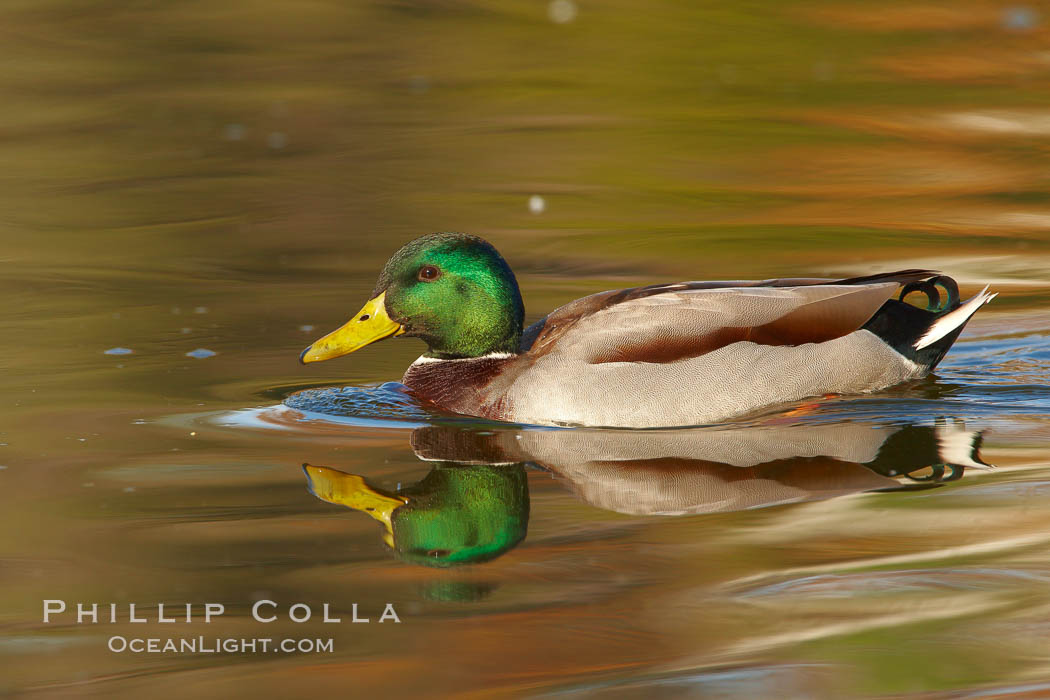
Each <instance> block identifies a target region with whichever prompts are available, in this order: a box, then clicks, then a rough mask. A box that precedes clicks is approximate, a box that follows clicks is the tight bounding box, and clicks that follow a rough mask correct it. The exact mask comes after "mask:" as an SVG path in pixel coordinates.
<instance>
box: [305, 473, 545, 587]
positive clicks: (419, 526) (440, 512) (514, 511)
mask: <svg viewBox="0 0 1050 700" xmlns="http://www.w3.org/2000/svg"><path fill="white" fill-rule="evenodd" d="M303 471H304V472H305V474H306V479H307V482H308V485H309V488H310V491H311V492H312V493H313V494H314V495H315V496H317V497H318V498H320V499H322V500H325V501H328V502H329V503H337V504H339V505H344V506H346V507H348V508H352V509H353V510H356V511H360V512H363V513H367V514H368V515H370V516H372V517H373V518H375V519H376V520H378V521H379V522H380V523H382V524H383V526H384V530H385V532H384V533H383V540H384V542H386V544H387V545H388V546H389V547H390V548H391V549H393V550H394V551H395V552H396V553H397V555H398V557H400V558H401V559H404V560H406V561H409V562H412V563H414V564H422V565H425V566H439V567H449V566H458V565H463V564H476V563H480V562H485V561H490V560H492V559H495V558H496V557H498V556H500V555H502V554H504V553H505V552H507V551H509V550H511V549H513V548H514V547H515V546H517V545H518V544H519V543H520V542H521V541H522V540H523V539H525V533H526V531H527V528H528V522H529V491H528V483H527V480H526V476H525V469H524V467H523V466H522V465H521V464H512V465H486V464H483V465H458V464H453V463H438V464H437V465H436V466H435V467H434V468H433V470H432V471H431V472H430V473H429V474H427V476H426V478H424V479H423V480H422V481H420V482H419V483H417V484H414V485H412V486H408V487H406V488H404V489H401V490H399V491H398V492H397V493H394V494H391V493H384V492H382V491H380V490H378V489H374V488H372V487H371V486H369V485H368V484H367V483H365V481H364V479H362V478H361V477H360V476H357V475H356V474H347V473H346V472H341V471H338V470H336V469H331V468H329V467H318V466H313V465H309V464H306V465H303Z"/></svg>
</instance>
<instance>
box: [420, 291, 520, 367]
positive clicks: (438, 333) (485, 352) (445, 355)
mask: <svg viewBox="0 0 1050 700" xmlns="http://www.w3.org/2000/svg"><path fill="white" fill-rule="evenodd" d="M485 301H486V302H487V303H484V304H478V303H470V302H467V303H466V304H463V305H462V306H459V307H458V308H456V309H455V311H454V313H451V314H449V315H448V316H447V317H446V319H442V321H446V322H444V323H443V322H441V321H439V322H437V323H435V324H432V325H431V326H430V327H429V328H426V329H425V330H424V331H423V332H421V333H419V335H420V337H422V339H423V340H425V341H426V343H427V345H428V346H429V349H428V350H427V352H426V355H425V357H428V358H431V359H439V360H454V359H464V358H472V357H473V358H480V357H487V356H489V355H493V354H504V353H512V354H513V353H517V352H518V349H519V347H520V346H521V331H522V326H523V323H524V318H525V308H524V306H523V305H522V303H521V295H520V294H519V293H518V290H517V285H513V286H512V287H511V288H510V289H507V290H504V294H501V295H500V296H499V297H497V298H493V297H487V298H486V299H485Z"/></svg>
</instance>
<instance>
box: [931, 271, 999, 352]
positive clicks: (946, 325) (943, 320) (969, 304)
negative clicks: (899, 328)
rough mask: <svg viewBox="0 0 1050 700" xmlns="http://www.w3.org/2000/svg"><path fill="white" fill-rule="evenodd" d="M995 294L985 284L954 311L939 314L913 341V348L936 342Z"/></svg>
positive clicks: (966, 319)
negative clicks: (919, 336) (942, 314)
mask: <svg viewBox="0 0 1050 700" xmlns="http://www.w3.org/2000/svg"><path fill="white" fill-rule="evenodd" d="M996 296H997V295H996V294H989V293H988V287H987V285H986V286H985V288H984V289H982V290H981V291H980V292H979V293H978V294H977V295H975V296H973V297H970V298H969V299H967V300H966V301H965V302H963V303H962V304H961V305H960V306H959V308H957V309H956V310H955V311H951V312H949V313H946V314H945V315H944V316H941V317H940V318H939V319H937V320H936V321H934V323H933V325H932V326H930V327H929V328H928V329H927V330H926V332H925V333H924V334H923V335H922V337H921V338H919V339H918V340H916V341H915V349H916V350H922V349H923V348H924V347H927V346H929V345H932V344H934V343H936V342H937V341H938V340H940V339H941V338H943V337H944V336H946V335H948V334H949V333H951V332H952V331H954V330H955V329H956V328H958V327H959V326H961V325H963V324H964V323H966V322H967V321H969V320H970V317H971V316H973V315H974V314H975V313H977V309H979V308H981V307H982V306H984V305H985V304H987V303H988V302H990V301H991V300H992V299H994V298H995V297H996Z"/></svg>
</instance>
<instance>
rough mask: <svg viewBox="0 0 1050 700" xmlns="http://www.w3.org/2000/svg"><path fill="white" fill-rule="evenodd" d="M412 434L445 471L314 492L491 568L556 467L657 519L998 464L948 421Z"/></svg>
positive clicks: (437, 553) (444, 552) (599, 503)
mask: <svg viewBox="0 0 1050 700" xmlns="http://www.w3.org/2000/svg"><path fill="white" fill-rule="evenodd" d="M411 439H412V448H413V449H414V451H415V453H416V455H417V456H418V457H419V458H420V459H422V460H426V461H428V462H432V463H433V465H434V466H433V469H432V470H431V472H430V473H429V474H427V476H426V478H424V479H423V480H422V481H420V482H418V483H416V484H413V485H411V486H407V487H404V488H401V489H399V490H398V491H397V492H396V493H388V492H383V491H381V490H379V489H376V488H373V487H371V486H369V485H368V484H367V483H366V482H365V480H364V479H363V478H362V477H361V476H358V475H355V474H347V473H345V472H341V471H338V470H336V469H332V468H330V467H322V466H314V465H304V467H303V469H304V471H305V472H306V477H307V481H308V483H309V488H310V491H311V493H313V494H314V495H315V496H317V497H318V498H320V499H322V500H325V501H328V502H330V503H336V504H339V505H344V506H347V507H349V508H352V509H354V510H357V511H361V512H364V513H368V514H369V515H371V516H372V517H373V518H375V519H376V520H378V521H379V522H381V523H382V524H383V538H384V541H385V542H386V544H387V545H388V546H390V547H391V548H392V549H393V550H394V551H395V552H396V553H397V555H398V556H399V557H400V558H402V559H404V560H406V561H409V562H412V563H417V564H425V565H428V566H455V565H459V564H471V563H479V562H484V561H489V560H491V559H494V558H496V557H498V556H500V555H502V554H504V553H505V552H507V551H509V550H510V549H513V548H514V547H515V546H517V545H518V544H519V543H520V542H521V541H522V540H523V539H524V538H525V533H526V529H527V527H528V519H529V492H528V483H527V479H526V472H525V468H526V467H527V466H534V467H539V468H541V469H545V470H548V471H550V472H552V473H553V474H555V475H556V476H557V477H558V478H560V479H561V480H562V481H564V482H565V483H566V484H567V485H568V486H569V487H570V488H571V489H572V490H573V491H574V492H575V494H576V495H577V496H578V497H579V498H580V499H581V500H583V501H585V502H587V503H589V504H591V505H593V506H596V507H598V508H603V509H606V510H611V511H616V512H619V513H626V514H630V515H653V516H656V515H663V516H681V515H691V514H700V513H720V512H726V511H736V510H745V509H749V508H760V507H765V506H773V505H778V504H784V503H799V502H804V501H814V500H822V499H827V498H833V497H836V496H842V495H845V494H851V493H860V492H867V491H890V490H901V489H913V488H923V487H930V486H937V485H940V484H941V483H943V482H946V481H951V480H954V479H957V478H959V477H961V476H962V474H963V471H964V470H965V469H966V468H976V467H987V466H988V465H987V464H985V463H984V462H982V461H981V458H980V454H979V447H980V442H981V435H980V433H979V432H975V431H968V430H966V429H965V427H964V426H963V425H962V423H960V422H957V421H946V420H939V421H937V423H936V424H935V425H933V426H923V425H903V426H901V425H883V424H873V423H862V422H854V423H835V424H791V425H774V426H769V425H766V426H761V427H746V428H734V429H729V430H726V429H720V430H708V429H692V430H645V431H630V430H518V429H496V430H492V429H485V430H477V429H464V428H463V427H460V426H455V427H452V426H427V427H423V428H418V429H416V430H414V431H413V432H412V438H411Z"/></svg>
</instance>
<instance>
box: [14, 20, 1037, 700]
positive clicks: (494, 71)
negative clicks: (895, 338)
mask: <svg viewBox="0 0 1050 700" xmlns="http://www.w3.org/2000/svg"><path fill="white" fill-rule="evenodd" d="M0 26H3V27H4V28H5V29H6V32H5V34H4V37H5V38H4V41H3V42H0V56H3V58H4V59H5V60H4V65H5V66H7V70H5V71H2V74H0V90H2V94H3V95H4V96H5V100H4V105H5V106H4V109H3V110H2V113H0V154H2V156H3V162H4V163H5V164H6V168H5V170H4V175H3V187H2V188H0V236H2V240H3V247H2V248H0V290H2V291H3V293H4V298H5V299H6V300H7V311H8V313H7V314H5V315H4V316H3V318H2V319H0V327H2V330H3V332H2V333H0V344H2V350H3V352H2V353H0V358H2V359H0V367H2V368H3V369H4V370H5V371H3V372H0V387H2V395H3V397H4V398H5V401H4V402H3V403H2V404H0V487H2V488H0V494H2V496H0V499H2V500H0V503H2V509H0V522H2V523H3V528H2V530H0V532H2V533H3V534H2V535H0V582H2V586H0V599H2V601H3V603H2V606H0V694H12V695H21V694H25V695H27V696H31V697H32V696H43V697H49V696H56V697H70V696H73V697H80V696H84V697H90V696H98V697H118V696H129V697H141V696H142V695H147V694H148V695H150V696H153V697H168V696H176V695H177V696H179V697H183V696H186V695H193V696H199V697H241V696H254V697H259V696H264V697H265V696H270V695H274V696H289V695H295V696H300V695H306V694H310V693H317V692H330V693H339V694H342V695H346V694H350V695H353V696H357V695H366V694H368V695H376V696H378V695H385V696H412V695H416V696H423V695H427V696H429V695H433V694H439V695H455V696H484V697H488V696H493V695H495V696H500V697H502V696H544V695H552V694H558V695H569V696H601V697H646V698H651V697H675V698H677V697H682V696H684V695H688V696H698V697H733V698H757V697H871V696H874V697H887V696H892V697H902V696H903V697H916V698H920V697H921V698H928V697H938V698H939V697H976V696H981V697H997V696H1002V697H1005V696H1009V697H1031V698H1036V697H1045V696H1047V695H1048V694H1050V644H1048V643H1047V639H1048V638H1050V623H1048V620H1050V595H1048V594H1047V591H1048V581H1050V564H1048V563H1047V562H1048V561H1050V556H1048V555H1050V516H1048V515H1047V514H1048V513H1050V448H1048V439H1050V419H1048V415H1050V314H1048V313H1047V309H1048V307H1050V276H1048V274H1047V270H1048V269H1050V254H1048V251H1050V236H1048V233H1047V232H1048V230H1050V195H1048V185H1050V176H1048V173H1050V167H1048V165H1050V160H1048V154H1050V150H1048V149H1047V145H1048V143H1050V141H1048V139H1050V97H1048V96H1050V89H1048V88H1050V72H1048V70H1047V66H1048V64H1047V60H1046V55H1047V53H1046V45H1047V44H1046V41H1047V39H1048V38H1050V8H1048V7H1045V6H1043V5H1025V4H1020V5H1018V4H1015V5H994V4H982V3H954V4H952V3H948V4H934V5H921V4H920V5H915V4H890V5H886V4H879V5H865V4H861V3H854V4H848V3H843V2H829V3H816V4H802V5H791V6H786V5H785V6H781V5H773V4H768V3H744V4H739V3H738V4H736V5H732V6H728V5H727V6H725V7H714V6H703V5H697V6H692V5H690V4H688V3H686V4H680V3H679V4H676V3H662V2H658V3H649V4H646V5H645V7H644V11H643V9H642V8H641V6H639V5H636V4H635V5H632V4H628V3H620V2H611V3H600V4H587V3H582V2H578V3H573V2H569V3H565V2H558V3H551V4H547V3H545V2H519V1H518V0H511V1H510V2H506V3H500V4H498V5H491V4H490V5H482V4H478V3H473V2H459V1H449V2H415V1H412V0H405V1H400V2H378V3H370V4H363V3H334V2H320V3H313V4H309V5H303V4H289V5H280V4H274V3H269V2H232V3H223V4H220V5H214V4H206V3H199V2H191V3H182V4H175V5H172V4H166V5H165V4H161V5H156V4H142V3H115V2H97V3H77V2H71V1H70V0H62V1H61V2H60V1H58V0H34V1H33V2H28V1H22V0H15V1H13V2H9V3H6V4H5V5H4V6H3V8H0ZM442 229H443V230H463V231H469V232H473V233H478V234H481V235H484V236H485V237H487V238H488V239H490V240H491V241H492V242H493V243H494V244H495V245H496V246H497V247H498V248H499V249H500V250H501V252H503V254H504V255H505V257H506V258H507V260H508V261H509V262H510V264H511V266H512V267H513V268H514V270H515V272H516V273H517V274H518V277H519V281H520V283H521V286H522V291H523V295H524V298H525V303H526V308H527V311H528V317H529V320H535V319H537V318H540V317H541V316H542V315H543V314H544V313H545V312H546V311H548V310H550V309H552V308H554V307H556V306H558V305H560V304H562V303H565V302H567V301H569V300H571V299H574V298H577V297H579V296H583V295H585V294H588V293H591V292H596V291H601V290H604V289H611V288H619V287H627V286H632V285H637V284H644V283H649V282H657V281H676V280H682V279H704V278H713V279H747V278H768V277H773V276H807V275H814V276H839V275H841V276H848V275H856V274H864V273H867V272H871V271H877V270H888V269H898V268H904V267H932V268H937V269H941V270H944V271H945V272H946V273H948V274H951V275H952V276H954V277H955V278H956V279H958V280H959V281H960V284H961V286H962V287H963V293H964V295H968V294H970V293H972V292H973V291H976V290H977V289H979V288H980V287H981V286H983V285H984V284H986V283H988V284H991V285H992V288H993V291H997V292H999V293H1000V295H999V297H998V298H997V299H996V300H995V301H994V302H993V303H992V304H990V305H989V306H987V307H985V308H984V309H982V310H981V311H980V312H979V313H978V315H977V316H976V317H975V318H974V320H973V322H972V323H971V324H970V325H969V326H968V327H967V330H966V332H965V333H964V334H963V336H962V337H961V339H960V341H959V342H958V343H957V345H956V346H955V348H954V349H953V350H952V352H951V353H949V355H948V356H947V358H946V359H945V361H944V363H943V364H942V365H941V366H940V367H939V368H938V370H937V374H936V376H935V377H931V378H929V379H927V380H924V381H921V382H917V383H915V384H911V385H907V386H903V387H897V388H894V389H891V390H888V391H885V392H880V393H878V394H875V395H870V396H864V397H840V398H834V399H827V400H820V401H812V402H804V403H801V404H798V405H795V406H791V407H787V408H786V409H778V410H775V411H771V412H767V413H765V414H762V415H758V416H752V417H749V418H748V419H747V420H741V421H737V422H735V423H732V424H729V425H721V426H704V427H699V428H695V429H689V430H676V431H672V430H651V431H624V430H619V431H616V430H605V431H602V430H583V429H571V430H566V429H539V428H534V427H530V426H510V425H499V424H492V423H486V422H483V421H478V420H474V419H469V418H464V417H456V416H442V415H436V414H434V413H433V412H431V411H430V410H429V409H428V408H427V407H425V406H421V405H419V404H418V403H417V402H415V401H414V400H413V399H411V397H409V396H407V395H406V394H404V393H403V392H401V391H399V389H398V386H397V385H396V384H394V383H393V382H396V381H397V380H398V379H399V378H400V376H401V374H402V372H403V370H404V368H405V367H406V366H407V365H408V364H409V363H410V362H411V361H412V360H413V359H414V358H415V357H416V356H417V355H418V354H419V352H420V350H421V348H420V346H419V345H418V344H417V343H416V342H415V341H412V340H406V339H399V340H392V341H387V342H384V343H383V344H381V345H377V346H376V347H373V348H366V349H364V350H362V351H360V352H358V353H356V354H354V355H353V356H351V357H349V358H345V359H342V360H338V361H334V362H329V363H324V364H321V365H310V366H308V367H305V368H304V367H301V366H299V365H298V364H297V362H296V358H297V356H298V353H299V351H300V350H301V349H302V348H303V347H304V346H305V345H306V344H307V343H309V342H310V341H312V340H314V339H315V338H316V337H318V336H319V335H320V334H321V333H323V332H326V331H327V330H330V329H331V328H334V327H335V326H337V325H338V324H340V323H342V322H343V321H344V320H345V319H346V318H347V316H348V314H350V313H352V312H353V311H355V310H356V309H357V308H359V306H360V304H361V303H362V302H363V301H364V300H365V298H366V296H367V293H368V292H369V290H371V288H372V285H373V283H374V280H375V277H376V275H377V273H378V270H379V268H380V267H381V265H382V263H383V262H384V261H385V259H386V258H387V256H388V255H389V254H390V253H391V252H392V251H393V250H394V249H396V248H397V247H398V246H399V245H400V244H401V243H403V242H404V241H406V240H408V239H409V238H411V237H413V236H415V235H418V234H420V233H424V232H428V231H432V230H442ZM986 465H994V468H989V467H988V466H986ZM369 509H371V510H369ZM45 599H56V600H63V601H66V602H67V603H68V606H69V607H70V608H71V611H70V612H67V613H64V614H61V615H57V616H55V618H54V619H53V620H52V621H51V622H49V623H44V622H43V621H42V618H43V615H42V613H43V610H42V607H43V601H44V600H45ZM259 600H272V601H274V602H275V603H277V606H276V609H275V612H276V613H277V617H278V619H277V620H276V621H275V622H272V623H261V622H258V621H256V620H254V619H253V617H252V606H253V604H254V603H255V602H256V601H259ZM78 602H82V603H86V604H90V603H95V602H97V603H99V604H101V605H102V618H103V620H105V619H106V615H107V614H108V609H109V608H108V605H109V604H110V603H115V604H117V605H118V606H119V608H118V615H117V622H116V623H109V622H100V623H99V624H88V623H84V624H77V623H76V616H75V605H76V603H78ZM161 603H163V604H165V606H166V609H167V610H168V611H169V612H170V611H171V610H172V609H175V610H181V609H182V608H181V607H179V606H181V605H184V604H185V603H192V604H193V606H194V607H193V610H192V618H193V620H194V621H193V622H190V623H184V622H177V623H161V622H158V620H157V618H158V614H159V612H160V611H159V609H158V605H159V604H161ZM205 603H221V604H223V605H224V606H225V613H224V614H223V615H221V616H219V617H217V618H216V619H214V620H213V621H212V622H211V623H205V622H204V619H203V617H204V609H203V606H204V604H205ZM296 603H304V604H306V605H308V606H310V608H311V610H312V611H313V617H312V618H311V619H310V621H308V622H303V623H296V622H293V621H290V620H289V616H288V613H289V608H290V606H292V605H293V604H296ZM325 603H328V604H329V606H330V612H331V614H332V615H333V616H336V617H340V618H341V619H342V622H341V623H340V624H326V623H324V622H323V621H322V618H323V613H322V606H323V605H324V604H325ZM387 603H390V604H391V605H393V606H394V607H395V608H396V612H397V614H398V615H399V617H400V620H401V622H400V624H397V623H393V622H390V621H388V622H384V623H382V624H380V623H379V618H380V617H381V616H382V615H383V613H384V606H385V605H386V604H387ZM128 604H136V606H137V610H138V614H141V615H144V616H145V617H146V618H147V619H148V622H146V623H141V624H140V623H134V622H131V621H129V611H128V609H127V606H128ZM354 604H357V612H356V616H358V617H368V618H369V619H370V620H371V622H369V623H368V624H356V623H353V622H351V619H352V618H353V617H354V616H355V612H354V608H353V606H354ZM114 636H123V637H127V638H133V637H146V638H148V637H157V638H169V637H173V638H190V637H206V638H208V639H213V638H226V637H235V638H238V639H239V638H259V637H272V638H275V639H281V638H291V639H308V640H310V639H329V638H331V639H332V640H333V649H332V651H331V652H322V653H308V652H295V653H283V652H278V653H241V652H239V651H238V652H229V651H219V652H215V653H156V654H151V653H133V652H130V651H125V652H121V653H118V652H112V651H110V650H109V649H108V648H107V645H108V644H109V642H110V640H111V638H112V637H114Z"/></svg>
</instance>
